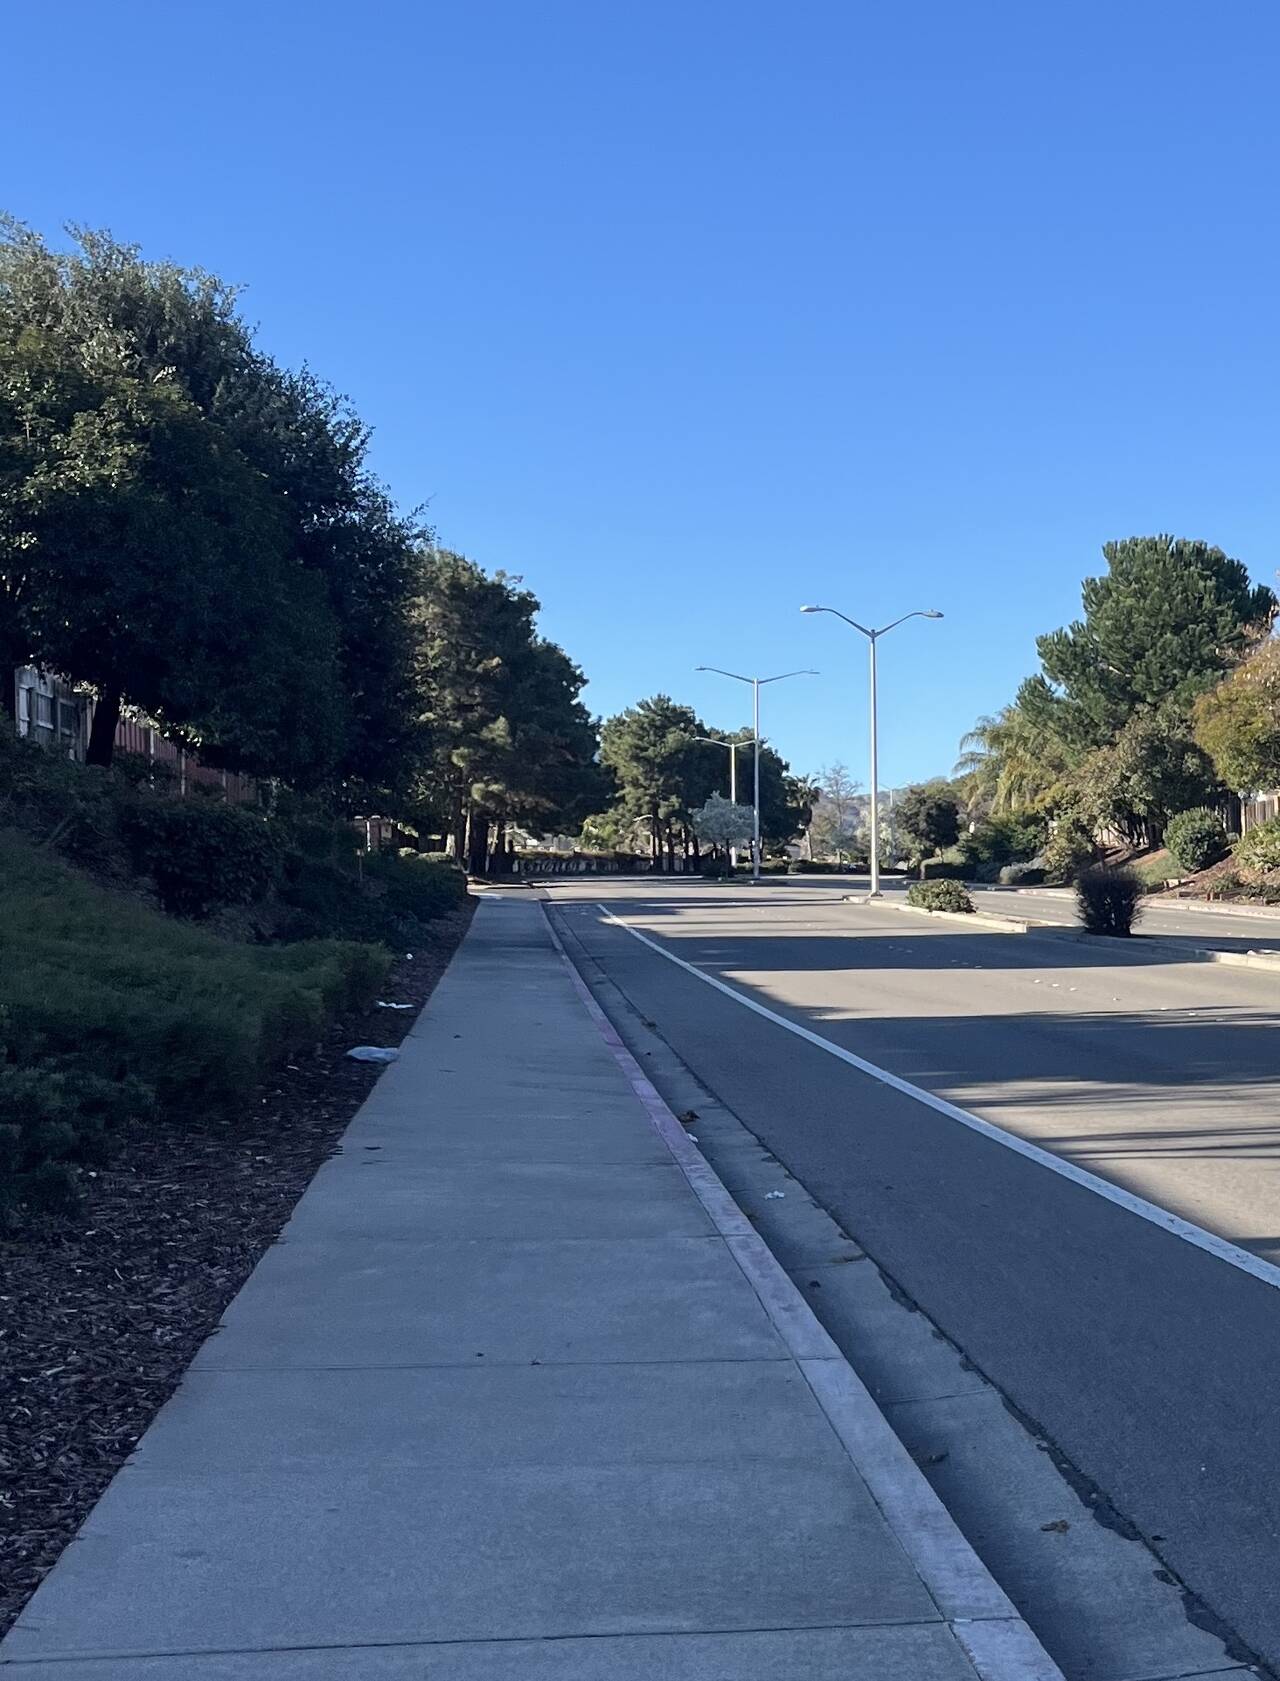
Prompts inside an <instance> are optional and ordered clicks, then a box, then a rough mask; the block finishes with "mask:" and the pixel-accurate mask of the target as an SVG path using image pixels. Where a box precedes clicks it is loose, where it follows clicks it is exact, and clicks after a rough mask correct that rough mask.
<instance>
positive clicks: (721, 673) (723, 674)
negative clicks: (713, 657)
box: [693, 665, 755, 683]
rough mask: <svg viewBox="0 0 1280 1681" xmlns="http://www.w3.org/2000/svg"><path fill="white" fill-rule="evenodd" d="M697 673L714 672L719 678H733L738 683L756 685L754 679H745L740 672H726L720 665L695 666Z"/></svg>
mask: <svg viewBox="0 0 1280 1681" xmlns="http://www.w3.org/2000/svg"><path fill="white" fill-rule="evenodd" d="M693 669H694V670H695V671H714V672H715V673H716V675H717V676H718V677H732V678H733V680H734V681H735V682H736V683H754V682H755V678H754V677H744V676H743V675H742V673H741V672H739V671H725V670H724V668H723V667H722V666H718V665H695V666H694V668H693Z"/></svg>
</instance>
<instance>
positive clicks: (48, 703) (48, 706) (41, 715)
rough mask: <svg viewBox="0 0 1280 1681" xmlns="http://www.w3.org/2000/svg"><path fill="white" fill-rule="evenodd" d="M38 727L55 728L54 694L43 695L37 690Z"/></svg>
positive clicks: (44, 728)
mask: <svg viewBox="0 0 1280 1681" xmlns="http://www.w3.org/2000/svg"><path fill="white" fill-rule="evenodd" d="M36 728H37V729H42V730H51V729H52V728H53V696H52V695H42V694H41V693H40V691H39V690H38V689H37V690H36Z"/></svg>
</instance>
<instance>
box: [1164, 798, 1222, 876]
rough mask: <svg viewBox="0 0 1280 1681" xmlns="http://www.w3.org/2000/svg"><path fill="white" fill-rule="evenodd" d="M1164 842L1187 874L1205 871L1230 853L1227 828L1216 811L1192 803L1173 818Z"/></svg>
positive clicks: (1165, 833) (1175, 860)
mask: <svg viewBox="0 0 1280 1681" xmlns="http://www.w3.org/2000/svg"><path fill="white" fill-rule="evenodd" d="M1164 844H1165V845H1166V846H1167V847H1168V849H1169V852H1170V855H1171V857H1172V858H1173V861H1174V863H1175V864H1176V865H1177V866H1178V868H1179V869H1180V870H1185V871H1186V872H1187V873H1188V874H1192V873H1194V872H1195V871H1196V870H1204V869H1207V868H1208V867H1209V865H1210V864H1216V863H1217V862H1218V860H1219V858H1225V857H1226V855H1227V831H1226V829H1225V828H1224V827H1223V825H1222V819H1221V818H1220V817H1219V816H1218V814H1217V812H1216V811H1210V810H1209V808H1208V806H1193V807H1192V808H1191V810H1190V811H1180V812H1179V813H1178V815H1177V816H1176V817H1173V818H1170V820H1169V823H1168V826H1167V827H1166V829H1165V832H1164Z"/></svg>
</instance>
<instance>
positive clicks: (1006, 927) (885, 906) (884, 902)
mask: <svg viewBox="0 0 1280 1681" xmlns="http://www.w3.org/2000/svg"><path fill="white" fill-rule="evenodd" d="M844 902H845V904H847V905H868V906H870V907H872V908H873V909H876V910H890V911H907V912H909V913H910V915H912V916H931V917H935V918H937V919H938V920H940V921H942V922H958V923H960V924H962V926H964V927H965V928H994V929H995V930H996V932H997V933H1000V934H1025V933H1027V932H1028V931H1029V930H1030V929H1031V928H1033V927H1035V926H1036V924H1034V923H1031V922H1027V921H1024V920H1023V919H1021V918H1020V917H1016V916H1001V915H999V913H998V912H996V911H931V910H927V909H926V908H925V906H924V905H900V904H898V903H897V902H896V900H893V899H869V898H866V897H864V896H862V895H860V894H856V893H846V894H845V896H844Z"/></svg>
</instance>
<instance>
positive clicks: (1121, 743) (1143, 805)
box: [1074, 701, 1221, 846]
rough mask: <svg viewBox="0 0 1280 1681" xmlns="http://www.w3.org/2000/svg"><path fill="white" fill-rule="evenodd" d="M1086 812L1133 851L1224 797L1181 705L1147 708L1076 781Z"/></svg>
mask: <svg viewBox="0 0 1280 1681" xmlns="http://www.w3.org/2000/svg"><path fill="white" fill-rule="evenodd" d="M1074 780H1075V786H1076V788H1077V789H1078V791H1079V796H1080V803H1081V807H1082V809H1083V810H1085V811H1086V812H1088V813H1089V814H1090V816H1091V817H1092V818H1093V820H1094V822H1095V824H1096V825H1097V826H1098V827H1100V828H1103V827H1108V826H1109V827H1112V828H1115V829H1118V830H1119V831H1120V833H1121V834H1122V835H1123V836H1124V837H1125V839H1126V840H1127V841H1129V843H1130V844H1131V845H1133V846H1140V845H1144V844H1145V845H1152V844H1154V843H1155V842H1156V841H1158V840H1159V838H1160V836H1161V834H1162V833H1163V831H1164V826H1165V824H1166V823H1167V822H1168V821H1169V819H1170V818H1171V817H1172V816H1173V815H1174V814H1175V813H1176V812H1179V811H1186V810H1188V809H1189V808H1191V807H1193V806H1203V805H1208V804H1210V803H1212V801H1213V800H1214V799H1215V798H1216V797H1217V796H1218V795H1219V794H1220V792H1221V788H1220V786H1219V783H1218V780H1217V777H1216V776H1215V774H1214V769H1213V764H1212V762H1211V760H1210V759H1209V757H1208V755H1207V754H1206V753H1205V752H1204V751H1203V749H1202V748H1200V747H1198V746H1197V745H1196V743H1195V741H1194V740H1193V739H1192V737H1191V733H1190V730H1189V728H1188V726H1187V723H1186V720H1185V718H1184V716H1183V713H1182V711H1181V709H1180V708H1179V706H1178V705H1177V703H1176V702H1173V701H1169V702H1167V703H1166V704H1165V705H1164V706H1160V707H1143V708H1141V709H1140V710H1139V711H1137V712H1135V713H1134V714H1133V716H1132V717H1131V718H1130V719H1129V720H1128V721H1127V722H1126V723H1125V724H1124V726H1123V727H1122V728H1121V729H1120V731H1119V733H1118V734H1117V736H1116V738H1115V740H1114V741H1112V742H1109V743H1108V744H1107V745H1106V746H1105V747H1100V748H1098V749H1097V751H1096V752H1094V753H1091V754H1090V755H1089V756H1088V757H1087V758H1086V759H1085V760H1084V762H1083V763H1082V764H1081V766H1080V768H1079V770H1078V771H1077V773H1076V776H1075V779H1074Z"/></svg>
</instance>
